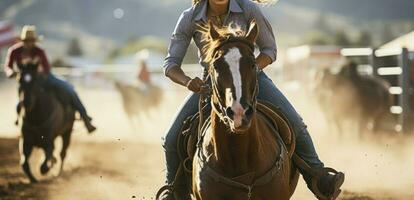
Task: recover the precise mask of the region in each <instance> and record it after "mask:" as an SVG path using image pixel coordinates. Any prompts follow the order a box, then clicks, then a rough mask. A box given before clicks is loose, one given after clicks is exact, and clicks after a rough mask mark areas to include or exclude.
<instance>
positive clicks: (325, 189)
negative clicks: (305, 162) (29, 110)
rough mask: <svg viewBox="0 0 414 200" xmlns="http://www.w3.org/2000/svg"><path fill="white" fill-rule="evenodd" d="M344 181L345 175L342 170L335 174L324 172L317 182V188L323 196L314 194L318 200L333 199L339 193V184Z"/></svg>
mask: <svg viewBox="0 0 414 200" xmlns="http://www.w3.org/2000/svg"><path fill="white" fill-rule="evenodd" d="M344 181H345V175H344V173H342V172H338V173H336V174H331V173H326V174H325V175H323V176H322V177H321V178H320V179H319V181H318V182H317V187H318V190H319V191H320V193H321V194H322V195H324V197H322V196H318V195H316V194H315V191H312V192H313V193H314V194H315V195H316V196H317V198H318V199H319V200H335V199H336V198H337V197H338V196H339V194H340V193H341V189H340V188H341V186H342V184H343V183H344Z"/></svg>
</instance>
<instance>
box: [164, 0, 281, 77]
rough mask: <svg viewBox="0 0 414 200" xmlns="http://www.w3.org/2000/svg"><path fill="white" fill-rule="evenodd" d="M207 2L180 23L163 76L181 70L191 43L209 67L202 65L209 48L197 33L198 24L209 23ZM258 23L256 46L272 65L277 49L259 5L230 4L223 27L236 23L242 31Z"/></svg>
mask: <svg viewBox="0 0 414 200" xmlns="http://www.w3.org/2000/svg"><path fill="white" fill-rule="evenodd" d="M207 2H208V0H204V1H202V2H200V3H198V4H197V5H195V6H192V7H191V8H189V9H187V10H185V11H184V12H183V13H182V14H181V16H180V18H179V19H178V22H177V25H176V26H175V29H174V32H173V34H172V37H171V42H170V45H169V47H168V55H167V57H166V58H165V61H164V72H165V74H167V73H168V70H169V69H171V68H172V67H180V66H181V63H182V61H183V59H184V56H185V54H186V52H187V48H188V45H189V44H190V42H191V39H193V40H194V42H195V44H196V46H197V47H198V49H199V50H198V55H199V59H200V61H199V62H200V64H201V65H202V66H203V67H207V66H208V64H207V63H205V62H203V60H204V58H203V56H204V55H202V54H201V49H203V47H204V46H205V45H206V43H205V41H203V40H202V35H201V33H200V32H198V31H196V30H197V23H199V22H207V21H208V19H207V6H208V5H207ZM253 19H255V20H256V23H257V26H258V28H259V35H258V37H257V40H256V45H257V46H258V47H259V50H260V53H263V54H265V55H267V56H269V57H270V58H271V59H272V61H275V60H276V55H277V48H276V42H275V37H274V34H273V31H272V27H271V26H270V24H269V22H268V21H267V19H266V18H265V17H264V16H263V13H262V11H261V10H260V8H259V7H258V5H257V4H256V3H254V2H251V1H250V0H229V10H228V13H227V14H226V17H225V19H224V23H223V24H224V25H226V26H228V25H230V24H231V23H235V24H237V25H238V26H240V27H241V28H242V29H243V30H246V29H247V27H248V26H249V24H250V22H251V21H252V20H253Z"/></svg>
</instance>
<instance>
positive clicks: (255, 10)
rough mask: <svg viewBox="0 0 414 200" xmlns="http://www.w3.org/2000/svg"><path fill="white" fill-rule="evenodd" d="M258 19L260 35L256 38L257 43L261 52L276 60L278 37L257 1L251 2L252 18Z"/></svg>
mask: <svg viewBox="0 0 414 200" xmlns="http://www.w3.org/2000/svg"><path fill="white" fill-rule="evenodd" d="M253 19H255V20H256V23H257V26H258V28H259V35H258V37H257V40H256V44H257V46H258V47H259V50H260V53H263V54H265V55H267V56H269V57H270V58H271V59H272V62H274V61H276V57H277V47H276V39H275V36H274V34H273V30H272V26H271V25H270V23H269V21H268V20H267V19H266V18H265V16H264V15H263V13H262V11H261V10H260V8H259V6H258V5H256V4H255V3H251V19H250V20H253Z"/></svg>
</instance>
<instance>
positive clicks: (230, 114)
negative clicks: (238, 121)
mask: <svg viewBox="0 0 414 200" xmlns="http://www.w3.org/2000/svg"><path fill="white" fill-rule="evenodd" d="M226 115H227V116H228V117H230V118H233V116H234V111H233V110H232V109H231V107H228V108H226Z"/></svg>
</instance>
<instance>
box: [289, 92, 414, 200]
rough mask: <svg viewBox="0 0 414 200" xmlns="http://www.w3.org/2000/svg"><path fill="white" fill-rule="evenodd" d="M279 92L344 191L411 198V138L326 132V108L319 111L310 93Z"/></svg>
mask: <svg viewBox="0 0 414 200" xmlns="http://www.w3.org/2000/svg"><path fill="white" fill-rule="evenodd" d="M283 89H284V92H285V94H286V95H287V96H288V97H289V99H290V100H291V103H292V104H293V105H294V107H295V108H296V109H297V110H298V112H299V113H300V114H301V115H302V117H303V118H304V121H305V123H306V124H307V125H308V130H309V132H310V134H311V136H312V138H313V141H314V143H315V147H316V150H317V152H318V154H319V157H320V158H321V160H322V161H323V162H324V163H325V165H326V166H328V167H333V168H335V169H337V170H339V171H343V172H344V173H345V175H346V180H345V183H344V186H343V188H344V189H345V190H348V191H353V192H361V193H362V192H364V193H367V192H368V193H371V192H372V193H384V194H385V193H387V194H391V196H410V198H413V197H414V191H413V190H412V189H411V188H412V187H414V171H413V170H412V168H413V167H414V156H412V155H413V153H414V146H413V145H412V144H413V143H414V137H413V136H407V135H405V136H403V135H399V134H397V133H387V134H385V135H383V134H381V135H370V134H369V133H366V134H364V135H363V137H362V139H361V138H360V137H358V134H357V133H356V131H357V130H358V129H357V128H355V127H352V126H351V127H348V128H347V129H346V130H345V131H344V134H343V135H340V134H338V133H337V132H336V130H331V129H330V126H329V124H327V120H326V116H325V115H324V114H323V110H326V108H325V109H321V107H320V105H319V104H318V103H317V102H316V98H315V94H314V93H313V92H309V93H307V92H303V90H304V88H301V87H299V88H293V89H292V87H282V90H283ZM299 91H300V92H299ZM325 106H328V105H325ZM336 106H341V105H336ZM328 109H329V108H328Z"/></svg>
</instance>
